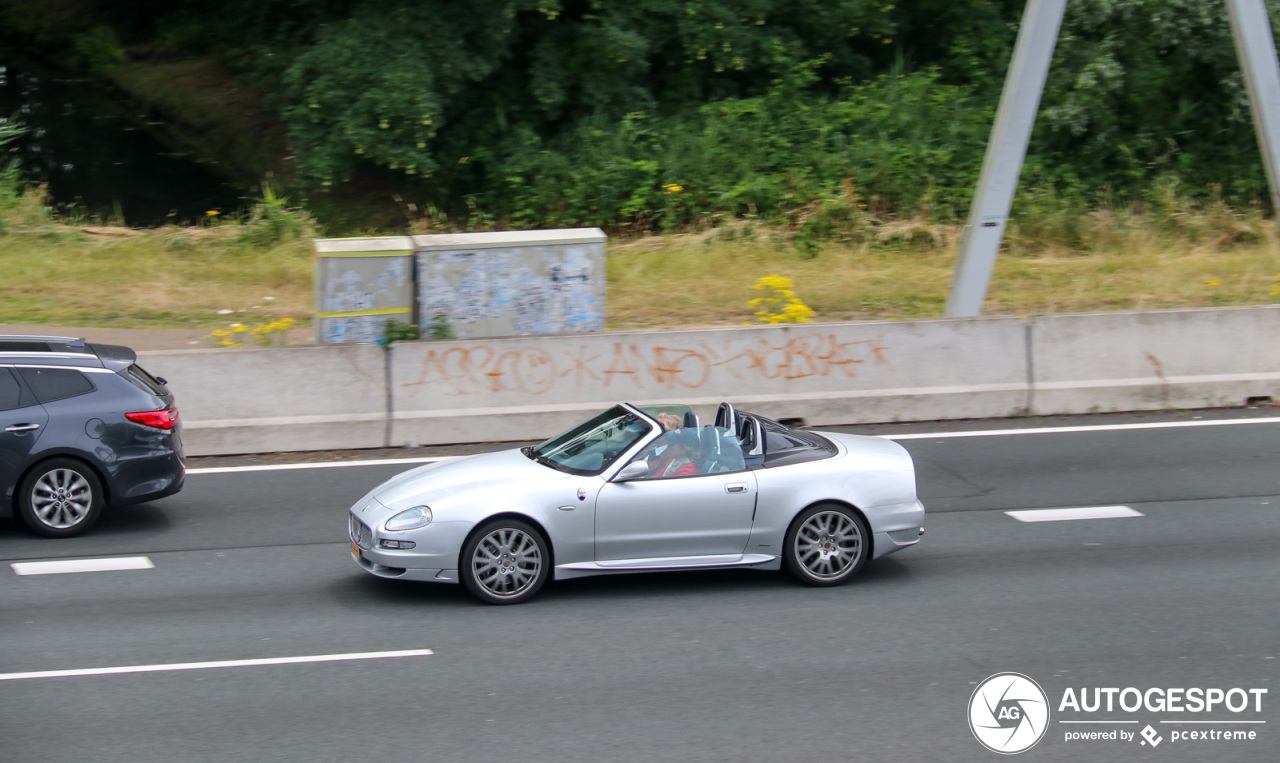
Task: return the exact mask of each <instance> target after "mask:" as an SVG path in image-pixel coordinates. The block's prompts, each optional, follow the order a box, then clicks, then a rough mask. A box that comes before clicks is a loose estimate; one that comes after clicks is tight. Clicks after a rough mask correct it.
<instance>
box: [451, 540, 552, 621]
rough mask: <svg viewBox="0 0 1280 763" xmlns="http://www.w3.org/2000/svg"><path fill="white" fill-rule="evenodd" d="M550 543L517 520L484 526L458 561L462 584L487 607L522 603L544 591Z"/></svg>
mask: <svg viewBox="0 0 1280 763" xmlns="http://www.w3.org/2000/svg"><path fill="white" fill-rule="evenodd" d="M550 563H551V558H550V554H548V553H547V541H546V539H544V538H543V537H542V533H540V532H538V531H537V530H536V529H534V528H533V527H532V526H530V525H529V524H527V523H525V522H521V521H519V520H517V519H499V520H495V521H493V522H490V523H489V524H486V525H484V526H483V527H481V528H480V529H479V530H478V531H477V532H476V533H475V534H474V535H472V536H471V538H470V540H468V541H467V543H466V545H465V546H463V549H462V555H461V556H460V557H459V559H458V566H459V567H460V568H461V569H460V570H459V572H460V573H461V577H462V582H463V584H464V585H465V586H466V587H467V590H468V591H470V592H471V593H472V594H473V595H474V596H475V597H476V598H478V599H480V600H481V601H483V602H485V603H486V604H519V603H520V602H522V601H527V600H528V599H530V598H532V597H533V595H534V594H536V593H537V592H538V589H539V588H542V584H543V583H545V582H546V580H547V575H548V573H549V572H550Z"/></svg>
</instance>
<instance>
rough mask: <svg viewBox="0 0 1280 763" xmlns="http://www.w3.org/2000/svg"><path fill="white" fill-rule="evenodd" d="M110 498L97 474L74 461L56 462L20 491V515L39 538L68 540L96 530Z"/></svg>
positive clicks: (40, 468)
mask: <svg viewBox="0 0 1280 763" xmlns="http://www.w3.org/2000/svg"><path fill="white" fill-rule="evenodd" d="M105 504H106V496H105V495H104V493H103V490H102V483H101V482H100V481H99V480H98V476H97V475H96V474H94V473H93V470H92V469H90V468H89V467H88V466H86V465H85V464H84V463H83V462H81V461H77V460H75V459H71V458H52V459H49V460H48V461H45V462H43V463H41V464H38V465H37V466H36V468H35V469H32V470H31V472H30V473H29V474H28V475H27V477H26V479H24V480H23V481H22V486H21V487H20V488H19V489H18V515H19V516H21V517H22V521H23V522H24V523H26V525H27V527H29V528H30V529H31V531H32V532H34V533H36V534H37V535H43V536H45V537H47V538H66V537H70V536H72V535H79V534H80V533H82V532H84V531H85V530H88V529H89V528H90V527H92V526H93V523H94V522H97V521H98V516H99V515H101V514H102V508H103V506H104V505H105Z"/></svg>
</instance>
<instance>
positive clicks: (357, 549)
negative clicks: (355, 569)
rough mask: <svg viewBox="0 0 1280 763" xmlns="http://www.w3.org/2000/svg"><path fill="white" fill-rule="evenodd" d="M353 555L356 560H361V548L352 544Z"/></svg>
mask: <svg viewBox="0 0 1280 763" xmlns="http://www.w3.org/2000/svg"><path fill="white" fill-rule="evenodd" d="M351 553H352V555H354V556H355V558H357V559H359V558H360V547H359V546H357V545H356V544H354V543H352V544H351Z"/></svg>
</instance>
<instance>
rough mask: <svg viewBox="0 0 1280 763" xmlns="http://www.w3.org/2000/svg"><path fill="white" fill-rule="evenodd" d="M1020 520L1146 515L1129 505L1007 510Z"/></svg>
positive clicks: (1120, 517) (1041, 520) (1058, 520)
mask: <svg viewBox="0 0 1280 763" xmlns="http://www.w3.org/2000/svg"><path fill="white" fill-rule="evenodd" d="M1005 513H1006V514H1008V515H1009V516H1011V517H1013V518H1014V519H1016V520H1018V521H1019V522H1066V521H1068V520H1072V519H1122V518H1124V517H1141V516H1144V515H1143V513H1142V512H1140V511H1134V510H1133V509H1131V508H1129V507H1128V506H1085V507H1082V508H1079V509H1020V510H1018V511H1006V512H1005Z"/></svg>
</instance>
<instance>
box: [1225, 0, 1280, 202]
mask: <svg viewBox="0 0 1280 763" xmlns="http://www.w3.org/2000/svg"><path fill="white" fill-rule="evenodd" d="M1227 13H1228V14H1229V15H1230V16H1231V34H1232V35H1233V36H1234V37H1235V39H1236V56H1237V57H1238V58H1239V59H1240V70H1241V71H1242V72H1244V82H1245V85H1246V86H1247V87H1248V88H1249V109H1250V111H1252V112H1253V129H1254V130H1255V131H1256V132H1257V134H1258V148H1259V149H1261V151H1262V163H1263V165H1264V166H1265V167H1266V169H1267V185H1268V186H1269V187H1270V188H1271V208H1272V209H1273V210H1275V211H1276V216H1277V217H1278V218H1280V164H1277V162H1280V64H1277V62H1276V41H1275V38H1273V37H1272V35H1271V20H1270V19H1269V18H1268V17H1267V7H1266V6H1265V5H1264V4H1263V0H1227Z"/></svg>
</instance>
